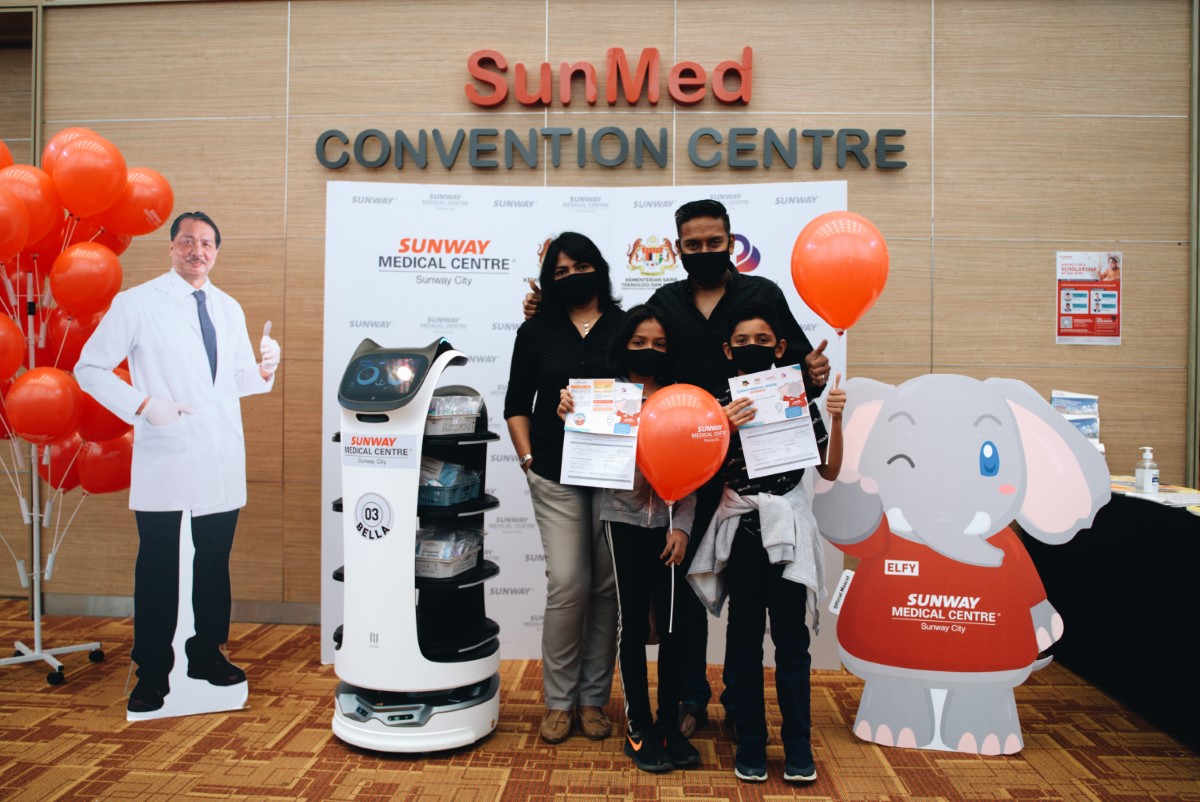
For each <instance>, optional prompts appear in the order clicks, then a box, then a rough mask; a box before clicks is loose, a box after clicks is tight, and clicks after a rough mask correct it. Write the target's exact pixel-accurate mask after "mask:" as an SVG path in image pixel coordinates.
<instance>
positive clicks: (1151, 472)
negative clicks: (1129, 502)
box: [1133, 446, 1158, 493]
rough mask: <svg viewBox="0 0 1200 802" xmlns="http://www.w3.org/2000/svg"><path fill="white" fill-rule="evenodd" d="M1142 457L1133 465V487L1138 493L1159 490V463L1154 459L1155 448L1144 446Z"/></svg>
mask: <svg viewBox="0 0 1200 802" xmlns="http://www.w3.org/2000/svg"><path fill="white" fill-rule="evenodd" d="M1141 448H1142V458H1141V459H1140V460H1138V463H1137V465H1135V466H1134V467H1133V489H1134V490H1135V491H1137V492H1138V493H1157V492H1158V463H1157V462H1155V461H1154V449H1153V448H1151V447H1150V446H1142V447H1141Z"/></svg>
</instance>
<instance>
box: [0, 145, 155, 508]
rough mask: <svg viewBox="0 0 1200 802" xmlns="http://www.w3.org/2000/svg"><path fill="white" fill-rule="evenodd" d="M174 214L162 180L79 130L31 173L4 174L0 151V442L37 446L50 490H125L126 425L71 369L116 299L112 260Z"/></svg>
mask: <svg viewBox="0 0 1200 802" xmlns="http://www.w3.org/2000/svg"><path fill="white" fill-rule="evenodd" d="M174 205H175V195H174V192H173V191H172V189H171V185H170V184H169V183H168V182H167V180H166V178H164V177H163V176H162V175H161V174H160V173H158V172H156V171H155V170H152V169H150V168H149V167H128V166H127V165H126V163H125V157H124V156H123V155H122V154H121V151H120V150H119V149H118V148H117V146H116V145H114V144H113V143H112V142H109V141H108V140H107V139H105V138H104V137H102V136H100V135H99V134H97V133H96V132H95V131H92V130H90V129H88V128H67V129H64V130H62V131H59V132H58V133H57V134H55V135H54V137H53V138H51V139H50V141H49V142H48V143H46V147H45V148H44V149H43V151H42V159H41V167H40V168H38V167H35V166H33V165H30V164H14V163H13V158H12V153H11V151H10V150H9V149H8V147H7V146H6V145H5V144H4V143H3V142H0V268H2V269H0V281H2V283H3V286H0V438H5V439H6V438H8V437H11V436H13V435H15V436H17V437H21V438H23V439H25V440H27V441H29V442H30V443H33V444H34V445H36V446H40V447H41V454H40V459H39V461H38V462H39V464H38V472H39V474H40V475H41V476H42V478H43V479H44V480H45V481H47V482H48V483H49V484H50V485H51V486H52V487H53V488H54V489H55V490H61V491H63V492H66V491H68V490H71V489H73V488H75V487H77V486H82V487H83V489H84V490H85V491H86V492H89V493H109V492H114V491H117V490H123V489H125V488H126V487H128V486H129V468H130V460H131V458H132V449H133V433H132V431H131V428H130V426H129V424H127V423H125V422H124V421H122V420H120V419H119V418H117V417H116V416H114V415H112V413H110V412H108V410H106V409H105V408H104V407H102V406H100V405H99V404H98V403H97V402H96V401H95V400H94V399H92V398H91V397H90V396H88V395H87V394H85V393H84V392H83V391H81V390H80V389H79V385H78V384H77V383H76V382H75V377H74V376H73V375H72V374H71V372H70V371H71V370H73V369H74V367H75V363H76V362H77V361H78V360H79V354H80V351H81V350H82V349H83V346H84V344H85V343H86V342H87V340H88V338H89V337H90V336H91V335H92V332H93V331H94V330H95V329H96V326H98V325H99V324H100V320H101V318H103V317H104V313H105V312H106V311H107V310H108V306H109V304H110V303H111V302H112V299H113V297H114V296H116V294H117V292H119V291H120V289H121V282H122V271H121V262H120V259H119V258H118V257H119V256H120V254H121V253H123V252H124V251H125V249H126V248H128V247H129V244H130V242H131V241H132V240H133V238H134V237H136V236H141V235H143V234H149V233H150V232H152V231H154V230H155V229H157V228H159V227H160V226H162V225H163V223H165V222H166V221H167V220H168V219H169V217H170V214H171V210H172V208H173V207H174ZM47 285H48V286H47ZM31 310H33V311H31ZM22 366H24V367H25V370H24V371H23V372H20V371H21V369H22ZM18 372H20V373H19V375H17V374H18ZM115 372H116V373H117V375H119V376H121V378H122V379H124V380H125V381H126V382H130V377H129V373H128V371H126V370H124V369H123V368H117V369H116V371H115ZM14 377H15V378H14Z"/></svg>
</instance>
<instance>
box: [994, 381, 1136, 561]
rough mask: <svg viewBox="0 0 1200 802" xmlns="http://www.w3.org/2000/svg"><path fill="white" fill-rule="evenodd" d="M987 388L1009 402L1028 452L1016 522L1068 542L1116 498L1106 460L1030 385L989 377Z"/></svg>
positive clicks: (1047, 537) (1047, 540)
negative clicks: (1113, 496) (1022, 493)
mask: <svg viewBox="0 0 1200 802" xmlns="http://www.w3.org/2000/svg"><path fill="white" fill-rule="evenodd" d="M985 384H987V385H988V386H989V387H991V388H993V389H995V390H996V391H997V392H999V393H1000V395H1002V396H1003V397H1004V399H1005V401H1007V402H1008V406H1009V408H1010V409H1011V410H1012V413H1013V417H1014V418H1015V419H1016V422H1017V430H1018V431H1019V432H1020V435H1021V446H1022V448H1023V449H1024V452H1025V487H1024V488H1023V491H1024V497H1023V498H1022V501H1021V509H1020V512H1018V513H1017V522H1018V523H1019V524H1020V525H1021V528H1022V529H1024V530H1025V531H1026V532H1028V533H1029V534H1030V535H1032V536H1033V537H1036V538H1037V539H1038V540H1040V541H1042V542H1044V543H1050V544H1052V545H1057V544H1060V543H1066V542H1067V541H1068V540H1070V539H1071V538H1073V537H1075V533H1076V532H1078V531H1079V530H1080V529H1086V528H1087V527H1089V526H1091V525H1092V521H1093V519H1094V518H1095V517H1096V513H1097V512H1098V511H1099V510H1100V508H1101V507H1103V506H1104V505H1105V504H1107V503H1108V500H1109V499H1110V498H1111V497H1112V494H1111V490H1110V485H1111V480H1110V478H1109V473H1108V465H1107V464H1106V463H1105V462H1104V457H1103V456H1102V455H1101V454H1100V452H1099V451H1098V450H1097V449H1096V447H1095V446H1093V445H1092V444H1091V443H1089V442H1088V441H1087V438H1085V437H1084V436H1083V435H1081V434H1080V433H1079V431H1078V430H1077V429H1076V428H1075V427H1074V426H1072V425H1071V424H1070V422H1068V421H1067V420H1066V418H1064V417H1063V416H1062V415H1060V414H1059V413H1058V412H1057V411H1056V410H1055V409H1054V407H1052V406H1050V405H1049V404H1048V403H1046V401H1045V399H1043V398H1042V397H1041V396H1040V395H1038V394H1037V393H1036V392H1034V390H1033V388H1032V387H1030V386H1029V385H1028V384H1026V383H1025V382H1023V381H1018V380H1016V379H988V380H987V381H986V382H985Z"/></svg>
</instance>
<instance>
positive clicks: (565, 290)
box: [554, 271, 599, 306]
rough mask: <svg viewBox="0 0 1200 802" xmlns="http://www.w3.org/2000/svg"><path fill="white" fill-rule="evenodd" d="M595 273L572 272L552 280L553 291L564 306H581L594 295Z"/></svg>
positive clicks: (596, 283) (596, 284)
mask: <svg viewBox="0 0 1200 802" xmlns="http://www.w3.org/2000/svg"><path fill="white" fill-rule="evenodd" d="M598 284H599V282H598V281H597V276H596V273H595V272H594V271H593V272H591V273H572V274H571V275H569V276H563V277H562V278H559V279H555V280H554V292H555V293H557V295H558V297H559V298H562V302H563V305H565V306H583V305H584V304H586V303H587V302H588V301H590V300H592V299H593V298H595V297H596V287H597V286H598Z"/></svg>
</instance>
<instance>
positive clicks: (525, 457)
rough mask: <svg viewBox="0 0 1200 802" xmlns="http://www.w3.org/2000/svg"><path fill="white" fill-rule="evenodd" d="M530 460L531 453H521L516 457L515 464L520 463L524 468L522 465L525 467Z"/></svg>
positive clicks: (531, 458)
mask: <svg viewBox="0 0 1200 802" xmlns="http://www.w3.org/2000/svg"><path fill="white" fill-rule="evenodd" d="M532 460H533V455H532V454H525V455H523V456H520V457H517V464H518V465H520V466H521V467H522V468H524V467H525V466H526V465H528V464H529V463H530V462H531V461H532Z"/></svg>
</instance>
